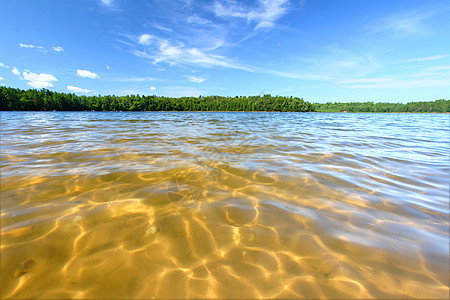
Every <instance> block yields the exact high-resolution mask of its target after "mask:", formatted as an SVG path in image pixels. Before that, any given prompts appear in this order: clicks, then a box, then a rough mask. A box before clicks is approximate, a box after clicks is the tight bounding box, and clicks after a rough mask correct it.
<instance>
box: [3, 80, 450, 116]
mask: <svg viewBox="0 0 450 300" xmlns="http://www.w3.org/2000/svg"><path fill="white" fill-rule="evenodd" d="M0 110H28V111H33V110H66V111H80V110H81V111H83V110H95V111H120V110H122V111H281V112H287V111H292V112H307V111H316V112H341V111H348V112H450V100H436V101H434V102H432V101H430V102H410V103H407V104H401V103H373V102H351V103H331V102H329V103H315V104H311V103H309V102H306V101H304V100H303V99H302V98H297V97H282V96H271V95H263V96H249V97H245V96H244V97H242V96H236V97H222V96H207V97H202V96H200V97H181V98H169V97H161V96H140V95H129V96H120V97H119V96H109V95H107V96H88V97H87V96H77V95H75V94H64V93H58V92H53V91H50V90H47V89H41V90H34V89H30V90H26V91H24V90H20V89H14V88H10V87H5V86H0Z"/></svg>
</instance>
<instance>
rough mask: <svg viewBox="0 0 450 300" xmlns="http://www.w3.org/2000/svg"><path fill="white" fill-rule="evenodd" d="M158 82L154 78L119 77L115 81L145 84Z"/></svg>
mask: <svg viewBox="0 0 450 300" xmlns="http://www.w3.org/2000/svg"><path fill="white" fill-rule="evenodd" d="M156 80H157V79H156V78H153V77H118V78H114V79H113V81H120V82H145V81H156Z"/></svg>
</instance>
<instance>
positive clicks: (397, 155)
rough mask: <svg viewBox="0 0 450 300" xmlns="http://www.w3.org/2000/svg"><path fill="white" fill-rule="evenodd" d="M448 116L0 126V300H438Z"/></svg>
mask: <svg viewBox="0 0 450 300" xmlns="http://www.w3.org/2000/svg"><path fill="white" fill-rule="evenodd" d="M449 151H450V149H449V117H448V115H446V114H332V113H330V114H328V113H320V114H317V113H220V112H214V113H206V112H205V113H200V112H192V113H188V112H184V113H176V112H170V113H164V112H151V113H150V112H2V113H1V168H0V171H1V248H0V251H1V275H0V285H1V292H0V297H1V298H35V297H39V298H46V299H49V298H59V299H62V298H89V299H98V298H146V299H149V298H276V297H278V298H321V299H322V298H333V299H336V298H346V299H348V298H389V299H392V298H401V299H405V298H419V299H424V298H427V299H429V298H447V297H448V293H449V219H448V214H449V200H448V197H449Z"/></svg>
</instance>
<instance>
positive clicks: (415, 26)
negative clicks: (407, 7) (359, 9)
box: [365, 10, 445, 36]
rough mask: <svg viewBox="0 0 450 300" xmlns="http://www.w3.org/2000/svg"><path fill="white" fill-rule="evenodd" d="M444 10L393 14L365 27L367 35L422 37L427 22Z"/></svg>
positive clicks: (426, 29) (426, 28) (425, 31)
mask: <svg viewBox="0 0 450 300" xmlns="http://www.w3.org/2000/svg"><path fill="white" fill-rule="evenodd" d="M443 12H445V10H428V11H411V12H401V13H395V14H391V15H388V16H384V17H381V18H378V19H375V20H373V21H372V22H370V23H369V24H367V25H366V26H365V30H366V32H368V33H371V34H376V33H387V34H389V35H394V36H410V35H422V34H425V33H427V32H428V30H429V28H428V25H427V21H428V20H430V19H431V18H433V17H434V16H436V15H439V14H441V13H443Z"/></svg>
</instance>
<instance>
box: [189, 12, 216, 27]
mask: <svg viewBox="0 0 450 300" xmlns="http://www.w3.org/2000/svg"><path fill="white" fill-rule="evenodd" d="M187 22H188V23H190V24H192V23H193V24H200V25H209V24H212V22H211V21H210V20H207V19H204V18H202V17H199V16H198V15H197V14H194V15H193V16H189V17H188V18H187Z"/></svg>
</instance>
